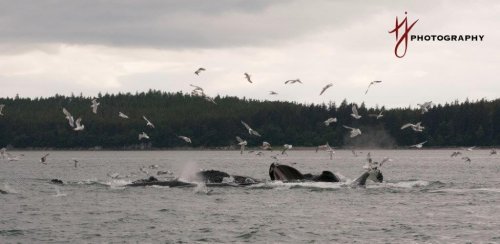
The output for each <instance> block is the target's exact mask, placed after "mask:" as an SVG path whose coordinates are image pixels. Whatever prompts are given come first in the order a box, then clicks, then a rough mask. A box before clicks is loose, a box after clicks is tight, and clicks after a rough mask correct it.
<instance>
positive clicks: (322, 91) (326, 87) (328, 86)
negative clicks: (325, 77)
mask: <svg viewBox="0 0 500 244" xmlns="http://www.w3.org/2000/svg"><path fill="white" fill-rule="evenodd" d="M332 86H333V83H330V84H328V85H326V86H325V87H323V89H321V92H320V93H319V95H320V96H321V95H323V93H324V92H325V91H326V90H327V89H328V88H330V87H332Z"/></svg>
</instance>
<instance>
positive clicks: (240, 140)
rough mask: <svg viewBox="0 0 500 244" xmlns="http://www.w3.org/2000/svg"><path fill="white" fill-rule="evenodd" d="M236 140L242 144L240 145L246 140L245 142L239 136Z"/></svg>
mask: <svg viewBox="0 0 500 244" xmlns="http://www.w3.org/2000/svg"><path fill="white" fill-rule="evenodd" d="M236 140H237V141H238V142H240V143H241V142H244V140H243V139H241V137H239V136H236Z"/></svg>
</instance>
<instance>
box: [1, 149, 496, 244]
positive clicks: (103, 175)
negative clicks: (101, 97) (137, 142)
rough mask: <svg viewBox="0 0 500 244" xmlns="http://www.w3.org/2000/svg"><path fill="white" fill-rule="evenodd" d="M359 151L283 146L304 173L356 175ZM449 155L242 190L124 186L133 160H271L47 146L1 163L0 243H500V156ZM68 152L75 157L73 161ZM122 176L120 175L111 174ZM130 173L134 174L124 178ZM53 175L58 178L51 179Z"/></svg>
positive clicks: (425, 153)
mask: <svg viewBox="0 0 500 244" xmlns="http://www.w3.org/2000/svg"><path fill="white" fill-rule="evenodd" d="M367 152H368V151H363V152H362V154H361V152H360V155H359V156H358V157H354V156H353V155H352V154H351V151H348V150H338V151H336V154H335V155H334V158H333V160H330V159H329V155H328V153H326V152H318V153H315V152H314V151H290V152H289V153H288V156H283V157H280V162H281V163H283V164H290V165H292V166H294V167H296V168H297V169H299V170H300V171H302V172H303V173H307V172H316V173H319V172H321V171H322V170H331V171H333V172H336V173H340V174H341V175H342V176H344V177H345V179H346V180H347V182H349V180H353V179H354V178H356V177H358V176H359V175H361V174H362V173H363V168H362V166H363V165H364V164H365V162H366V156H365V155H366V153H367ZM451 152H452V150H373V151H371V154H372V157H373V158H374V159H378V160H381V159H382V158H383V157H386V156H387V157H391V158H392V159H393V161H392V162H389V163H387V164H385V165H384V166H383V168H382V172H383V173H384V179H385V181H386V182H385V183H382V184H375V183H372V184H369V185H368V186H367V187H366V188H360V187H350V186H349V185H348V184H346V183H296V184H287V183H280V182H265V183H262V184H258V185H254V186H249V187H215V188H207V187H206V186H203V185H200V186H198V187H195V188H168V187H137V188H132V187H124V186H123V185H124V184H126V183H129V182H131V181H133V180H136V179H140V178H145V177H146V174H145V173H143V172H141V171H139V168H140V167H143V166H144V167H146V168H147V167H148V166H150V165H158V166H159V168H158V169H149V168H148V169H147V171H149V172H151V173H153V174H155V173H156V171H158V170H169V171H172V172H173V173H174V175H175V176H183V177H185V176H186V175H189V173H192V172H194V171H196V170H199V169H217V170H222V171H226V172H228V173H230V174H239V175H247V176H251V177H254V178H257V179H262V180H268V181H269V176H268V169H269V165H270V163H272V162H273V159H271V158H270V156H271V155H274V154H276V152H275V153H271V152H265V153H264V156H257V155H255V154H253V153H244V154H243V155H240V154H239V151H125V152H122V151H119V152H115V151H85V152H82V151H60V152H59V151H53V152H50V155H49V157H48V165H42V164H40V163H39V162H38V161H39V158H40V157H41V156H43V154H44V153H45V152H40V151H23V152H21V151H11V153H12V154H14V155H19V154H24V157H22V159H21V160H20V161H17V162H7V161H6V160H0V189H2V190H3V191H5V192H7V194H0V211H1V218H0V243H17V242H21V243H45V242H50V243H52V242H71V243H108V242H120V243H122V242H125V243H136V242H138V243H193V242H217V243H220V242H259V243H308V242H318V243H352V242H358V243H465V242H468V241H470V242H473V243H481V242H485V243H500V204H499V203H500V177H499V175H500V156H499V155H493V156H489V151H488V150H474V151H472V152H466V151H463V152H464V153H465V154H467V155H468V156H469V157H470V158H471V159H472V162H471V163H467V162H464V160H462V159H460V157H458V158H451V157H450V154H451ZM73 159H77V160H78V161H79V165H78V168H75V167H74V165H73V161H72V160H73ZM113 173H118V174H120V175H122V176H126V175H129V177H128V178H123V179H111V178H110V177H108V176H107V174H113ZM131 173H132V174H131ZM53 178H58V179H61V180H63V181H64V182H66V184H64V185H60V186H58V185H54V184H51V183H49V181H50V179H53Z"/></svg>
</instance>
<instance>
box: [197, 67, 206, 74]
mask: <svg viewBox="0 0 500 244" xmlns="http://www.w3.org/2000/svg"><path fill="white" fill-rule="evenodd" d="M205 70H206V69H205V68H198V69H197V70H196V71H195V72H194V74H195V75H200V72H201V71H205Z"/></svg>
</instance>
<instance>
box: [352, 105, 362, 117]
mask: <svg viewBox="0 0 500 244" xmlns="http://www.w3.org/2000/svg"><path fill="white" fill-rule="evenodd" d="M351 116H352V117H353V118H355V119H360V118H361V117H362V116H361V115H359V114H358V109H357V108H356V104H353V105H352V114H351Z"/></svg>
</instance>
